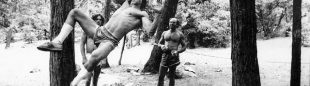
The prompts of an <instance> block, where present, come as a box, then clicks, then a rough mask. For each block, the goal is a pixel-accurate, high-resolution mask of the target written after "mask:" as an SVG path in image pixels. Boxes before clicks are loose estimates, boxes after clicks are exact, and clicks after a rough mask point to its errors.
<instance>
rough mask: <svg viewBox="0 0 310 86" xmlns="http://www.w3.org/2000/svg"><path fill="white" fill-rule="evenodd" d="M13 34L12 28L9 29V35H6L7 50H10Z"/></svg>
mask: <svg viewBox="0 0 310 86" xmlns="http://www.w3.org/2000/svg"><path fill="white" fill-rule="evenodd" d="M12 34H13V30H12V28H9V31H7V34H6V42H5V43H6V44H5V49H8V48H9V47H10V44H11V41H12Z"/></svg>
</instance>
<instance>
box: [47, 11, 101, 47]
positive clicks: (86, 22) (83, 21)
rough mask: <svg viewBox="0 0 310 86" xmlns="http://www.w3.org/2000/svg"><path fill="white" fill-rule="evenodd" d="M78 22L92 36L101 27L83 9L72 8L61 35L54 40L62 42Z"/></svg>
mask: <svg viewBox="0 0 310 86" xmlns="http://www.w3.org/2000/svg"><path fill="white" fill-rule="evenodd" d="M76 22H78V23H79V25H80V26H81V27H82V29H83V31H84V32H85V33H86V34H87V35H88V36H91V37H92V36H93V35H94V34H95V31H96V29H97V28H98V27H99V26H98V25H97V24H96V22H95V21H93V20H92V19H91V18H90V17H88V16H87V15H86V14H85V13H83V12H82V11H81V10H78V9H72V10H71V11H70V12H69V14H68V16H67V19H66V21H65V23H64V25H63V27H62V28H61V31H60V33H59V35H58V36H57V37H56V38H55V39H54V40H53V41H52V42H55V43H62V42H63V41H64V40H65V38H66V37H67V36H68V35H69V34H70V32H71V31H72V29H73V27H74V26H75V23H76Z"/></svg>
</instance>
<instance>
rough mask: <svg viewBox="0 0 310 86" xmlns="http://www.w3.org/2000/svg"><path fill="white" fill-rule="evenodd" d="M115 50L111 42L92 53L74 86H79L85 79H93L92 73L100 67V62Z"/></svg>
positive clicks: (103, 43) (105, 43)
mask: <svg viewBox="0 0 310 86" xmlns="http://www.w3.org/2000/svg"><path fill="white" fill-rule="evenodd" d="M113 49H114V44H113V43H112V42H111V41H104V42H101V43H100V45H99V47H98V48H97V49H96V50H94V51H93V52H92V55H91V58H90V59H89V60H88V61H87V62H86V63H85V64H84V67H85V70H84V71H83V70H81V71H80V73H78V75H77V76H76V77H75V78H74V79H73V81H72V82H71V85H72V86H76V85H78V83H79V82H80V81H81V80H83V79H88V78H90V77H91V75H92V73H91V71H93V70H94V68H95V66H97V65H98V63H99V62H100V60H102V59H104V58H106V57H107V56H108V55H109V53H110V52H111V51H112V50H113Z"/></svg>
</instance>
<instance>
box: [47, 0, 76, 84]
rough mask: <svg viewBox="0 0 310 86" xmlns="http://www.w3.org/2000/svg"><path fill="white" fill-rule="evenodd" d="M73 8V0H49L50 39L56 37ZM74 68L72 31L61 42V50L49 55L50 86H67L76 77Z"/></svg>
mask: <svg viewBox="0 0 310 86" xmlns="http://www.w3.org/2000/svg"><path fill="white" fill-rule="evenodd" d="M73 8H74V0H51V22H50V25H51V27H50V29H51V38H55V37H56V36H57V35H58V33H59V32H60V30H61V27H62V25H63V24H64V22H65V20H66V18H67V15H68V13H69V12H70V10H71V9H73ZM75 68H76V67H75V58H74V31H72V32H71V33H70V34H69V36H68V37H67V38H66V39H65V41H64V42H63V50H62V51H61V52H51V53H50V68H49V69H50V86H69V85H70V82H71V81H72V80H73V78H74V77H75V76H76V70H75Z"/></svg>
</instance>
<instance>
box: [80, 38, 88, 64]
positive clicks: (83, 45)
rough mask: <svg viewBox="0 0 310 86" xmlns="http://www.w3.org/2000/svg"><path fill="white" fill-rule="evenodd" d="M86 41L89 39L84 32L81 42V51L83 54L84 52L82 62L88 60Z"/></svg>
mask: <svg viewBox="0 0 310 86" xmlns="http://www.w3.org/2000/svg"><path fill="white" fill-rule="evenodd" d="M86 41H87V36H86V34H85V33H83V35H82V38H81V43H80V51H81V54H82V63H83V64H84V63H86V61H87V58H86V54H85V53H86V52H85V44H86Z"/></svg>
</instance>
